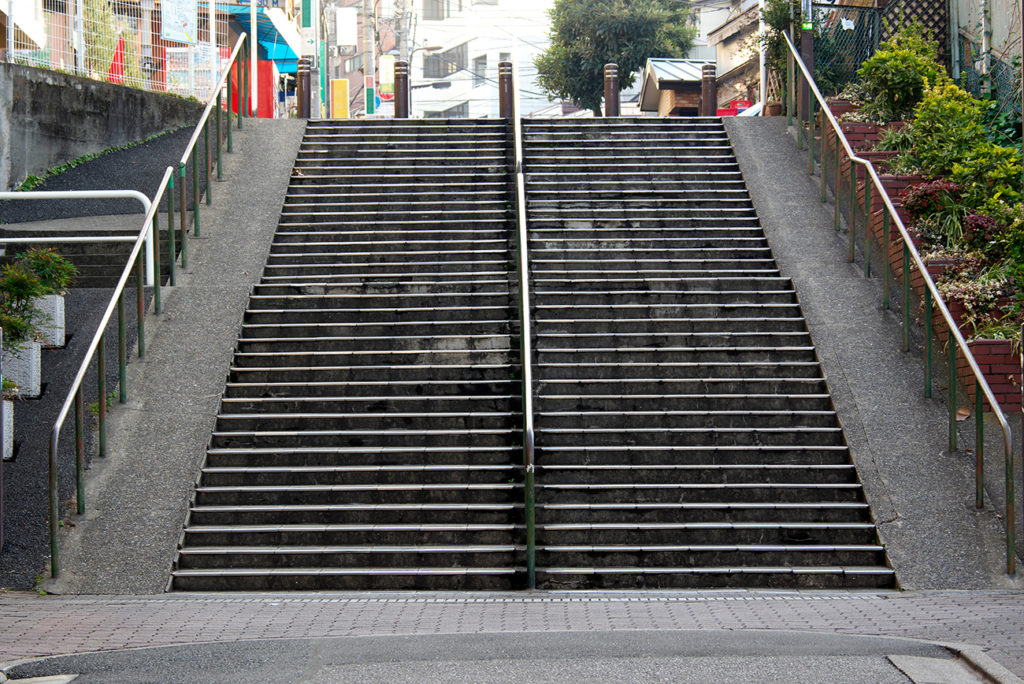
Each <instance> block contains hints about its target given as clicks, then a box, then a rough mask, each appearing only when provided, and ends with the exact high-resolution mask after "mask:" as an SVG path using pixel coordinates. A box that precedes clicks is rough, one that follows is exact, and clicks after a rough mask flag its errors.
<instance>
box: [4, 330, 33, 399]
mask: <svg viewBox="0 0 1024 684" xmlns="http://www.w3.org/2000/svg"><path fill="white" fill-rule="evenodd" d="M42 358H43V352H42V345H41V344H40V343H39V342H35V341H32V342H25V343H23V344H22V345H21V347H20V348H18V349H13V348H8V349H4V350H3V375H4V377H5V378H8V379H10V380H11V382H14V383H15V384H17V385H18V387H19V388H20V389H21V392H20V394H21V396H23V397H28V398H32V399H34V398H36V397H38V396H39V395H40V394H42V393H43V389H42V388H43V371H42Z"/></svg>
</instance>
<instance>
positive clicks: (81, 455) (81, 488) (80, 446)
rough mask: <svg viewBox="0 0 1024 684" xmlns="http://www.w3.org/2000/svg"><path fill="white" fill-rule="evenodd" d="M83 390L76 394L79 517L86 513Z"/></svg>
mask: <svg viewBox="0 0 1024 684" xmlns="http://www.w3.org/2000/svg"><path fill="white" fill-rule="evenodd" d="M84 425H85V414H84V413H83V412H82V388H81V387H79V388H78V391H77V392H75V503H76V504H77V506H76V509H77V511H78V515H82V514H83V513H85V439H84V432H83V429H82V428H83V426H84Z"/></svg>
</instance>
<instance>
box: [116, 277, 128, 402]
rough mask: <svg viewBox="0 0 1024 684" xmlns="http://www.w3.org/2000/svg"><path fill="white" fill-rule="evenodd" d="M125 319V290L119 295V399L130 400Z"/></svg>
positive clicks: (119, 400)
mask: <svg viewBox="0 0 1024 684" xmlns="http://www.w3.org/2000/svg"><path fill="white" fill-rule="evenodd" d="M127 332H128V331H127V326H126V325H125V321H124V291H123V290H122V291H121V294H119V295H118V296H117V400H118V403H121V404H124V403H127V401H128V339H127Z"/></svg>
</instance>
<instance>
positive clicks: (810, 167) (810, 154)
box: [807, 97, 824, 182]
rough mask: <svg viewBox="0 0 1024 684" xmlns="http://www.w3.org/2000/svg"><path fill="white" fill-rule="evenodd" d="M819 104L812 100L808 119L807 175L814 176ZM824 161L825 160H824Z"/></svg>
mask: <svg viewBox="0 0 1024 684" xmlns="http://www.w3.org/2000/svg"><path fill="white" fill-rule="evenodd" d="M817 103H818V101H817V100H815V99H814V98H813V97H812V98H811V101H810V104H809V105H808V107H807V108H808V109H809V110H810V112H809V114H810V116H809V117H808V118H807V175H808V176H813V175H814V106H815V105H816V104H817ZM822 161H824V159H822ZM822 182H824V181H822Z"/></svg>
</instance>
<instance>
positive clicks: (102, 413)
mask: <svg viewBox="0 0 1024 684" xmlns="http://www.w3.org/2000/svg"><path fill="white" fill-rule="evenodd" d="M97 352H98V353H97V355H96V386H97V388H98V390H99V394H100V400H99V410H98V411H97V414H98V416H99V421H98V422H99V431H100V457H101V458H105V457H106V455H107V334H106V333H105V332H104V333H103V334H102V335H100V345H99V348H98V349H97Z"/></svg>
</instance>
